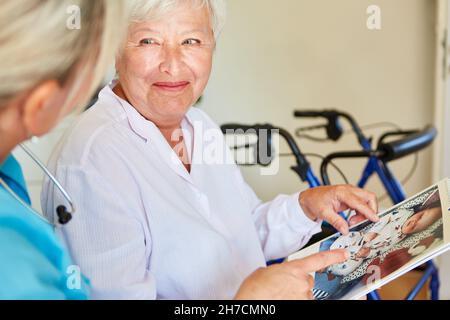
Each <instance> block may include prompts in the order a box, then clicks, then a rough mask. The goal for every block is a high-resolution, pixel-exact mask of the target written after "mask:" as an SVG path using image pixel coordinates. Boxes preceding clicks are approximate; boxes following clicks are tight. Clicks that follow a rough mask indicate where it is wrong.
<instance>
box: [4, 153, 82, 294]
mask: <svg viewBox="0 0 450 320" xmlns="http://www.w3.org/2000/svg"><path fill="white" fill-rule="evenodd" d="M0 177H1V178H2V179H3V180H4V181H5V182H6V184H7V185H8V186H9V187H10V188H11V189H12V190H14V192H15V193H16V194H17V195H18V196H19V197H20V198H21V199H23V200H24V201H25V202H26V203H28V204H30V198H29V195H28V191H27V188H26V186H25V181H24V177H23V174H22V170H21V168H20V165H19V163H18V162H17V161H16V159H14V157H12V156H10V157H8V158H7V160H6V161H5V162H4V163H3V164H0ZM87 297H88V290H87V282H86V279H85V278H84V277H83V276H82V275H81V274H79V268H78V267H77V266H75V265H73V263H72V262H71V259H70V256H69V254H68V252H67V251H66V249H65V248H64V246H63V245H62V243H61V242H60V241H59V240H58V238H57V237H56V235H55V233H54V230H53V226H52V225H50V224H48V223H46V222H45V221H43V220H42V219H40V218H39V217H37V216H36V215H35V214H33V213H32V212H31V211H30V209H28V208H26V207H24V206H23V205H22V204H21V203H20V202H18V201H17V200H16V199H15V198H14V197H13V196H12V195H11V194H10V193H9V192H8V191H7V190H6V189H5V188H4V187H3V186H2V185H0V299H8V300H9V299H33V300H34V299H36V300H41V299H43V300H47V299H52V300H53V299H55V300H60V299H61V300H63V299H76V300H84V299H87Z"/></svg>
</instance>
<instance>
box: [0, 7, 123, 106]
mask: <svg viewBox="0 0 450 320" xmlns="http://www.w3.org/2000/svg"><path fill="white" fill-rule="evenodd" d="M70 8H72V9H73V8H79V13H80V15H79V21H80V24H79V27H80V28H71V26H70V21H71V13H72V12H71V9H70ZM127 8H128V6H127V5H126V3H125V1H122V0H1V1H0V46H1V47H0V79H1V81H0V107H1V106H2V105H4V104H5V103H6V102H7V101H9V100H10V99H12V98H14V97H15V96H16V95H18V94H20V93H22V92H25V91H26V90H29V89H32V88H33V87H34V86H36V85H38V84H39V83H40V82H42V81H45V80H47V79H58V80H59V81H60V82H64V81H66V80H67V79H69V78H73V79H74V80H73V83H71V86H70V89H69V90H70V91H69V95H68V99H67V100H66V101H67V102H66V103H68V102H70V101H71V100H72V99H73V98H74V97H75V95H77V94H79V92H80V89H81V88H82V86H83V85H86V82H87V81H89V83H88V84H89V89H88V90H86V92H83V98H81V99H80V103H86V102H87V101H88V99H89V98H90V96H91V94H92V93H93V91H94V90H95V89H96V87H97V86H98V85H99V82H100V81H101V80H102V79H103V76H104V73H105V71H106V69H107V67H108V66H109V64H110V63H112V60H113V58H114V55H115V53H116V50H117V48H118V46H119V45H120V43H121V41H122V35H123V32H124V31H126V25H127V21H128V17H129V16H128V12H129V11H128V10H127ZM72 20H73V19H72ZM75 69H77V70H76V71H75ZM75 72H77V73H76V74H75ZM62 107H64V106H62Z"/></svg>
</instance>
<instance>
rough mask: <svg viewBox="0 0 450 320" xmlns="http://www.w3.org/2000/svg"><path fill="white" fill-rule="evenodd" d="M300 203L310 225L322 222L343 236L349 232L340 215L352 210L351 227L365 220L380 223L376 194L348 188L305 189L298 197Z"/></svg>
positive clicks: (344, 186) (346, 186) (340, 186)
mask: <svg viewBox="0 0 450 320" xmlns="http://www.w3.org/2000/svg"><path fill="white" fill-rule="evenodd" d="M299 202H300V206H301V207H302V209H303V212H305V214H306V215H307V216H308V218H310V219H311V220H313V221H317V220H325V221H327V222H328V223H329V224H331V225H332V226H333V227H335V228H336V229H337V230H338V231H339V232H341V233H342V234H344V235H346V234H348V232H349V224H348V222H346V221H345V219H344V218H342V217H341V216H340V215H339V212H342V211H345V210H348V209H351V210H355V211H356V215H355V216H353V217H352V219H351V224H352V225H353V224H356V223H358V222H361V221H364V220H366V219H369V220H371V221H373V222H378V221H379V218H378V216H377V211H378V204H377V198H376V196H375V194H374V193H372V192H369V191H366V190H363V189H360V188H356V187H354V186H351V185H338V186H325V187H317V188H313V189H308V190H305V191H303V192H302V193H300V197H299Z"/></svg>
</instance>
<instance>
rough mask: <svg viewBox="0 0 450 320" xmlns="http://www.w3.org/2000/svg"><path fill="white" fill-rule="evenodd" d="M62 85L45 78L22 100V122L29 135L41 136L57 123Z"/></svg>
mask: <svg viewBox="0 0 450 320" xmlns="http://www.w3.org/2000/svg"><path fill="white" fill-rule="evenodd" d="M62 90H63V89H62V87H61V85H60V84H59V82H58V81H56V80H46V81H44V82H42V83H41V84H39V85H38V86H37V87H35V88H33V89H32V90H31V91H30V92H29V94H28V95H27V97H26V98H25V100H24V102H23V108H22V112H23V122H24V126H25V129H26V130H27V132H28V134H29V135H30V136H42V135H44V134H45V133H47V132H49V131H50V130H51V129H52V128H53V127H54V126H55V125H56V123H57V121H58V119H59V115H60V111H61V110H60V108H61V105H60V104H61V103H62V101H61V100H62V99H58V97H61V93H62Z"/></svg>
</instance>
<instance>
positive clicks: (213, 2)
mask: <svg viewBox="0 0 450 320" xmlns="http://www.w3.org/2000/svg"><path fill="white" fill-rule="evenodd" d="M186 3H187V4H190V5H191V6H193V7H197V8H203V7H206V8H208V10H209V12H210V17H211V24H212V26H211V27H212V30H213V33H214V37H215V38H216V39H217V38H218V37H219V35H220V33H221V32H222V30H223V27H224V26H225V19H226V4H225V0H132V6H131V22H143V21H147V20H153V19H158V18H160V17H162V16H163V15H165V14H167V13H168V12H170V11H171V10H173V9H175V8H177V7H178V6H180V5H182V4H186Z"/></svg>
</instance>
